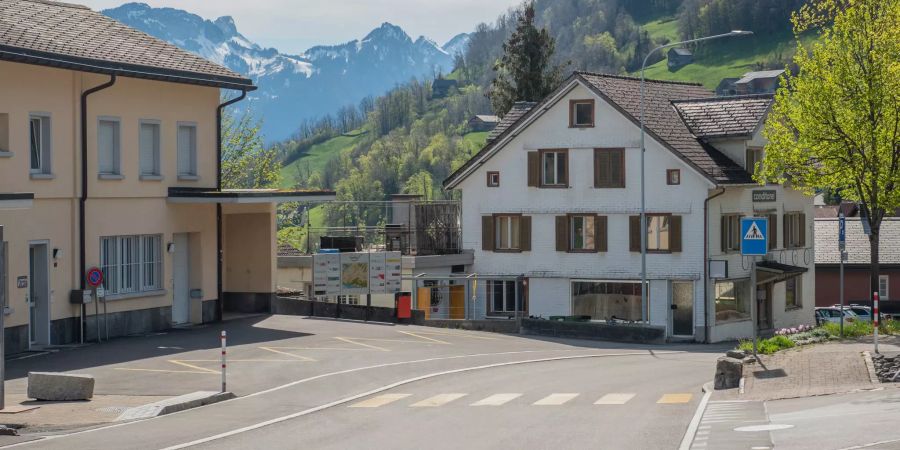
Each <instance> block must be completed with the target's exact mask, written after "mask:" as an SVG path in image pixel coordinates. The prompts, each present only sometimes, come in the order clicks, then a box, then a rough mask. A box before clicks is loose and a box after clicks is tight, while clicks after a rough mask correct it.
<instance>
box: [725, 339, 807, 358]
mask: <svg viewBox="0 0 900 450" xmlns="http://www.w3.org/2000/svg"><path fill="white" fill-rule="evenodd" d="M796 345H797V344H796V343H794V341H792V340H791V339H790V338H788V337H787V336H775V337H772V338H769V339H757V340H756V351H757V352H758V353H762V354H763V355H771V354H772V353H775V352H777V351H779V350H784V349H786V348H792V347H795V346H796ZM738 349H740V350H743V351H744V352H746V353H752V352H753V341H752V340H743V341H741V342H740V343H739V344H738Z"/></svg>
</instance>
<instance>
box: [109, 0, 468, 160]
mask: <svg viewBox="0 0 900 450" xmlns="http://www.w3.org/2000/svg"><path fill="white" fill-rule="evenodd" d="M102 12H103V14H106V15H107V16H109V17H112V18H113V19H116V20H118V21H120V22H122V23H124V24H126V25H128V26H130V27H133V28H137V29H139V30H141V31H143V32H145V33H148V34H150V35H153V36H156V37H158V38H160V39H163V40H165V41H168V42H171V43H173V44H175V45H177V46H179V47H181V48H183V49H185V50H188V51H191V52H194V53H197V54H199V55H200V56H203V57H205V58H208V59H210V60H213V61H215V62H217V63H219V64H222V65H224V66H226V67H228V68H230V69H232V70H234V71H236V72H239V73H241V74H244V75H247V76H249V77H250V78H252V79H253V80H254V81H255V82H256V85H257V86H259V90H257V91H255V92H253V93H251V94H250V99H251V103H250V104H251V105H252V108H253V110H254V112H255V113H256V115H257V116H259V117H261V118H262V119H263V133H264V135H265V136H266V140H267V141H268V142H272V141H277V140H281V139H284V138H286V137H288V136H290V135H291V134H292V133H293V132H294V131H295V129H296V127H297V124H298V123H299V122H300V120H301V119H304V118H315V117H319V116H322V115H324V114H328V113H333V112H335V111H336V110H337V109H338V108H340V107H342V106H344V105H347V104H357V103H358V102H359V101H360V100H361V99H363V98H364V97H366V96H369V95H379V94H382V93H384V92H385V91H387V90H388V89H390V88H391V87H393V86H395V85H396V84H398V83H402V82H405V81H408V80H409V79H410V78H413V77H416V78H422V77H431V76H433V75H434V74H436V73H439V72H443V73H447V72H449V71H451V70H452V65H453V55H454V54H455V53H456V52H457V51H460V49H461V48H464V47H462V46H464V45H466V44H467V43H468V35H458V36H456V37H454V38H453V39H451V40H450V41H449V42H447V44H445V45H444V46H443V47H441V46H438V45H437V44H436V43H435V42H434V41H431V40H429V39H427V38H425V37H419V38H418V39H416V40H415V41H414V40H412V39H411V38H410V37H409V35H407V34H406V32H404V31H403V30H402V29H401V28H400V27H398V26H396V25H392V24H389V23H384V24H382V25H381V26H380V27H378V28H376V29H374V30H372V31H371V32H370V33H369V34H368V35H366V37H364V38H363V39H359V40H353V41H350V42H347V43H345V44H340V45H332V46H316V47H312V48H310V49H309V50H307V51H306V52H304V53H303V54H302V55H290V54H284V53H280V52H279V51H278V50H276V49H274V48H263V47H261V46H259V45H257V44H255V43H253V42H252V41H251V40H250V39H247V38H246V37H244V36H243V35H241V34H240V33H239V32H238V30H237V27H236V26H235V24H234V20H233V19H232V18H231V17H229V16H223V17H219V18H218V19H215V20H212V21H211V20H207V19H204V18H202V17H200V16H198V15H196V14H191V13H189V12H187V11H183V10H180V9H174V8H151V7H150V6H148V5H146V4H143V3H127V4H124V5H122V6H119V7H117V8H112V9H107V10H104V11H102Z"/></svg>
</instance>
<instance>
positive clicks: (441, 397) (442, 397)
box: [409, 394, 467, 408]
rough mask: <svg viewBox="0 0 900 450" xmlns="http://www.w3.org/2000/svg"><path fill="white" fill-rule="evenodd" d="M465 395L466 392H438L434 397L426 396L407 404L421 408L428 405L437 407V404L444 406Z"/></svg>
mask: <svg viewBox="0 0 900 450" xmlns="http://www.w3.org/2000/svg"><path fill="white" fill-rule="evenodd" d="M466 395H467V394H438V395H435V396H434V397H429V398H426V399H425V400H422V401H420V402H416V403H413V404H412V405H409V406H410V407H412V408H423V407H424V408H429V407H432V408H433V407H437V406H444V405H446V404H447V403H450V402H452V401H454V400H459V399H461V398H463V397H465V396H466Z"/></svg>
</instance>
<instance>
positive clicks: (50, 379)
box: [28, 372, 94, 401]
mask: <svg viewBox="0 0 900 450" xmlns="http://www.w3.org/2000/svg"><path fill="white" fill-rule="evenodd" d="M93 396H94V377H93V376H92V375H86V374H73V373H56V372H28V397H29V398H33V399H36V400H44V401H70V400H90V399H91V397H93Z"/></svg>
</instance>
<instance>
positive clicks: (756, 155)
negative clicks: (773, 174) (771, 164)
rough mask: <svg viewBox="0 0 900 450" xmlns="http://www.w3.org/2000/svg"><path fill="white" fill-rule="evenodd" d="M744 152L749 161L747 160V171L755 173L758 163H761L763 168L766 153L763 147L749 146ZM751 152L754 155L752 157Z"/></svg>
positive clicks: (760, 166)
mask: <svg viewBox="0 0 900 450" xmlns="http://www.w3.org/2000/svg"><path fill="white" fill-rule="evenodd" d="M744 154H745V155H746V156H745V158H746V159H747V161H745V163H746V167H747V172H750V173H754V172H755V171H756V163H759V168H760V169H762V168H763V166H762V163H763V155H764V153H763V149H762V147H747V151H746V152H745V153H744ZM751 154H752V155H753V158H750V155H751ZM751 159H752V160H751Z"/></svg>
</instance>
